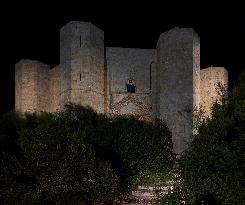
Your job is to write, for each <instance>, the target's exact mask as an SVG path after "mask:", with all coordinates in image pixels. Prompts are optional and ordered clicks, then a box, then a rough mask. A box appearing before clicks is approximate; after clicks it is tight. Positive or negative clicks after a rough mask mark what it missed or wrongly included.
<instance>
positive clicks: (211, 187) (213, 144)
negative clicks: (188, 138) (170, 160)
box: [169, 72, 245, 204]
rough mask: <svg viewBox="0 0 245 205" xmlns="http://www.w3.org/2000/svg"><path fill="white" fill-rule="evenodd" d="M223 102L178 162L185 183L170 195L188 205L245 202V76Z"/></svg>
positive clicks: (218, 105)
mask: <svg viewBox="0 0 245 205" xmlns="http://www.w3.org/2000/svg"><path fill="white" fill-rule="evenodd" d="M223 102H224V103H223V104H222V105H221V104H215V105H214V107H213V115H212V119H209V120H207V121H206V122H203V123H202V124H201V125H200V127H199V134H198V135H197V136H195V139H194V140H193V142H192V144H191V147H190V149H189V150H187V151H186V152H185V153H184V154H183V155H182V156H181V158H180V160H179V161H178V166H179V169H178V172H179V174H180V177H181V179H182V182H181V183H180V184H179V186H178V187H177V189H176V191H174V192H173V193H172V194H171V195H172V196H178V197H177V198H178V200H179V201H180V200H184V201H185V202H186V204H201V201H203V202H202V204H210V203H212V204H214V203H216V204H244V202H245V195H244V193H245V181H244V179H245V126H244V125H245V72H243V73H241V75H240V81H239V84H238V85H237V86H236V87H235V88H234V90H233V91H232V93H231V94H230V95H229V97H228V99H224V100H223ZM180 191H181V193H182V194H181V195H179V194H178V193H180ZM172 198H174V197H172ZM205 201H206V202H205ZM208 201H209V202H208ZM210 201H212V202H210ZM169 204H170V203H169Z"/></svg>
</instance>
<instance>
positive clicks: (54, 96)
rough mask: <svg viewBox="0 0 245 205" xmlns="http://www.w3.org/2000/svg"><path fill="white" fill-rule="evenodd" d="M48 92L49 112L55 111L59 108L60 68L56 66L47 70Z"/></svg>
mask: <svg viewBox="0 0 245 205" xmlns="http://www.w3.org/2000/svg"><path fill="white" fill-rule="evenodd" d="M49 92H50V96H49V99H50V104H49V110H48V111H49V112H56V111H59V110H60V109H61V102H60V97H61V68H60V66H56V67H54V68H52V69H51V70H50V72H49Z"/></svg>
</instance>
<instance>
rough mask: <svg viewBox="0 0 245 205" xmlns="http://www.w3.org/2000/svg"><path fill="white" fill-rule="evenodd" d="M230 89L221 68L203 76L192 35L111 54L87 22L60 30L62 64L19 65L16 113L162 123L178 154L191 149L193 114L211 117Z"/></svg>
mask: <svg viewBox="0 0 245 205" xmlns="http://www.w3.org/2000/svg"><path fill="white" fill-rule="evenodd" d="M218 84H221V85H227V84H228V73H227V71H226V70H225V68H223V67H216V68H214V67H212V68H207V69H202V70H200V40H199V37H198V35H197V34H196V32H195V31H194V30H193V29H192V28H173V29H171V30H170V31H168V32H165V33H162V34H161V35H160V36H159V39H158V42H157V45H156V49H138V48H120V47H106V46H105V45H104V32H103V31H102V30H101V29H99V28H97V27H96V26H94V25H93V24H92V23H90V22H80V21H72V22H69V23H67V24H66V25H64V26H63V27H62V28H61V30H60V64H59V65H57V66H56V67H54V68H52V69H50V66H49V65H46V64H44V63H41V62H38V61H33V60H21V61H20V62H18V63H16V65H15V109H16V111H17V112H21V113H24V112H41V111H45V112H55V111H59V110H62V109H63V107H64V105H65V104H67V103H69V102H71V103H76V104H80V105H84V106H91V107H92V108H93V109H94V110H96V111H97V112H99V113H105V114H109V115H121V114H123V115H135V116H138V117H139V118H140V119H143V120H152V119H154V118H160V119H163V120H164V121H165V122H166V123H167V125H168V127H169V128H170V131H171V132H172V135H173V143H174V150H175V151H176V152H177V153H179V152H181V151H183V150H185V149H186V147H187V145H188V143H189V142H190V140H191V134H192V130H193V114H192V111H193V109H194V107H195V108H196V107H197V108H198V107H202V108H204V109H205V112H206V116H210V109H211V106H212V104H213V103H214V102H215V101H216V100H217V99H218V98H219V95H218V94H217V92H216V91H215V90H217V89H216V86H217V85H218Z"/></svg>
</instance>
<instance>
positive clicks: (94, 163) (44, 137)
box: [0, 104, 174, 204]
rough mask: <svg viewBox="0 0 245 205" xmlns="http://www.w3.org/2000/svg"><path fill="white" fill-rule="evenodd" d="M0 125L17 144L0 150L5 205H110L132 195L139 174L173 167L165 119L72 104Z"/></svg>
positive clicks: (7, 119)
mask: <svg viewBox="0 0 245 205" xmlns="http://www.w3.org/2000/svg"><path fill="white" fill-rule="evenodd" d="M0 122H1V129H0V137H1V140H2V142H4V143H5V145H7V144H10V145H12V144H14V147H13V149H12V151H8V149H6V148H5V149H2V150H1V153H0V157H1V164H0V166H1V167H0V168H1V173H0V182H1V187H0V199H1V201H2V202H3V203H4V204H16V203H17V204H103V203H104V204H110V203H111V204H112V203H113V201H114V200H115V199H117V198H118V197H119V196H120V195H121V194H122V193H125V192H127V191H131V190H132V188H133V186H132V184H134V185H135V184H136V183H135V182H134V183H132V179H133V177H134V176H135V175H137V174H139V173H140V174H142V173H144V172H145V173H146V172H149V171H152V172H157V171H166V170H169V169H170V168H171V166H172V164H173V159H174V154H173V152H172V142H171V135H170V132H169V131H168V129H167V127H166V126H165V124H164V123H163V122H160V121H156V122H153V123H150V122H149V123H146V122H142V121H138V120H136V119H134V118H132V117H129V118H127V117H119V118H114V119H110V118H107V117H106V116H105V115H101V114H96V113H95V112H94V111H93V110H92V109H90V108H84V107H81V106H78V105H71V104H70V105H67V106H66V108H65V109H64V110H63V111H62V112H60V113H56V114H47V113H42V114H38V115H37V114H26V115H25V117H24V118H23V117H20V116H18V115H16V114H14V113H11V114H7V115H6V116H3V117H2V119H1V120H0ZM4 143H3V144H4ZM3 147H4V146H3ZM16 150H17V151H16Z"/></svg>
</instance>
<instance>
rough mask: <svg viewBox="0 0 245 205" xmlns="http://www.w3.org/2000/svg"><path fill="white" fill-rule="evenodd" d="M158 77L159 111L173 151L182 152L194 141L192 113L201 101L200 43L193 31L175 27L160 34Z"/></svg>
mask: <svg viewBox="0 0 245 205" xmlns="http://www.w3.org/2000/svg"><path fill="white" fill-rule="evenodd" d="M157 76H158V82H159V83H158V87H159V90H158V92H159V96H158V108H157V111H158V113H159V117H160V118H161V119H163V120H164V121H165V122H166V123H167V125H168V127H169V129H170V131H171V132H172V138H173V145H174V151H175V152H176V153H180V152H182V151H183V150H185V149H186V148H187V146H188V143H189V142H190V141H191V135H192V131H193V119H192V118H193V117H192V115H193V114H192V113H193V109H194V108H195V107H197V108H198V105H199V101H200V96H199V84H200V43H199V37H198V35H197V34H196V33H195V32H194V30H193V29H189V28H181V29H180V28H174V29H172V30H170V31H168V32H166V33H163V34H161V35H160V37H159V40H158V44H157Z"/></svg>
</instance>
